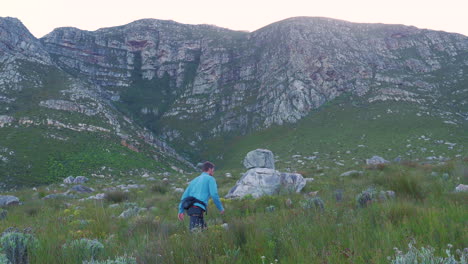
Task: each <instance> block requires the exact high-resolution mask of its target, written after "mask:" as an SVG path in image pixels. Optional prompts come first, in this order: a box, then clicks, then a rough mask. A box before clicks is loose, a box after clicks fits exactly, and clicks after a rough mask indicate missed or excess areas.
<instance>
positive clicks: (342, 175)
mask: <svg viewBox="0 0 468 264" xmlns="http://www.w3.org/2000/svg"><path fill="white" fill-rule="evenodd" d="M362 174H363V172H362V171H357V170H351V171H347V172H343V173H342V174H341V175H340V177H348V176H355V175H362Z"/></svg>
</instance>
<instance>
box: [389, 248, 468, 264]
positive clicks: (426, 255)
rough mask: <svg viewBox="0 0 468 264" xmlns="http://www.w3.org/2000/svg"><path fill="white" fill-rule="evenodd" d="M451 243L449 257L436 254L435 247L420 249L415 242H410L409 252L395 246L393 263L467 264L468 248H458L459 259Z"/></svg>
mask: <svg viewBox="0 0 468 264" xmlns="http://www.w3.org/2000/svg"><path fill="white" fill-rule="evenodd" d="M450 248H451V245H449V248H448V249H447V250H445V253H446V254H447V257H445V258H444V257H437V256H434V251H435V250H434V248H432V247H430V246H428V247H427V248H425V247H421V249H420V250H418V249H417V248H415V247H414V246H413V243H409V244H408V252H406V253H403V252H401V251H399V250H398V249H397V248H395V251H396V253H395V258H393V259H390V261H391V262H390V263H392V264H420V263H421V264H467V261H468V249H464V250H463V251H461V250H456V252H457V254H458V255H459V256H460V259H459V261H457V260H456V258H455V256H454V255H452V253H451V251H450Z"/></svg>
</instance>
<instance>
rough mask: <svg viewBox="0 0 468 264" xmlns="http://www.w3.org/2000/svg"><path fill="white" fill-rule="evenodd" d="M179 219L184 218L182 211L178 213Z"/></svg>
mask: <svg viewBox="0 0 468 264" xmlns="http://www.w3.org/2000/svg"><path fill="white" fill-rule="evenodd" d="M177 217H178V218H179V220H180V221H183V220H184V213H180V214H179V215H178V216H177Z"/></svg>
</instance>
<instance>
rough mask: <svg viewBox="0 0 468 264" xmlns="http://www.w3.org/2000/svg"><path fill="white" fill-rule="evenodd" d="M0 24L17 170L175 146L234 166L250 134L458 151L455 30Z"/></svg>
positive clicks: (334, 157)
mask: <svg viewBox="0 0 468 264" xmlns="http://www.w3.org/2000/svg"><path fill="white" fill-rule="evenodd" d="M0 30H1V31H0V33H1V34H0V76H1V78H0V126H1V128H0V133H1V135H2V141H0V146H1V147H2V149H1V150H2V153H1V154H0V155H1V163H0V166H2V167H3V168H4V170H3V171H4V172H3V173H4V175H3V176H2V177H3V178H5V179H9V180H10V181H12V182H14V181H16V182H17V183H28V182H30V183H34V184H36V183H45V182H51V181H55V180H57V179H59V178H64V177H66V176H68V175H73V176H77V175H79V174H87V175H88V174H95V175H109V176H111V175H113V174H114V173H113V172H111V171H112V170H113V169H117V171H119V172H118V173H116V174H120V173H123V174H122V175H125V174H126V173H128V172H129V171H132V170H137V169H138V171H140V172H139V173H143V172H142V171H144V170H151V169H154V170H156V171H161V172H164V171H174V170H176V171H177V170H180V169H181V168H182V169H184V170H191V165H190V164H188V163H187V162H186V161H185V160H189V161H190V162H192V163H197V162H199V161H202V160H207V159H210V160H213V161H215V162H216V163H217V164H219V165H220V166H221V167H225V168H238V167H239V163H238V160H239V158H240V157H242V156H243V155H245V153H246V152H247V151H249V150H251V149H254V148H257V147H265V148H271V149H272V150H273V151H274V152H275V153H276V155H278V156H279V158H280V163H279V164H282V165H280V166H284V167H287V168H290V169H291V170H301V171H315V170H318V171H322V169H320V168H322V167H329V168H337V169H338V170H341V169H345V168H352V167H353V166H357V167H359V166H362V165H363V163H364V160H365V159H366V158H369V157H371V156H372V155H380V156H384V157H385V158H386V159H388V160H393V159H395V158H398V159H399V160H419V161H421V162H435V161H437V162H441V161H444V160H446V159H451V158H462V157H464V156H466V146H464V144H466V143H465V142H467V140H466V139H467V136H466V133H465V131H466V128H467V119H468V105H467V104H468V101H467V100H468V88H467V87H468V77H467V76H468V75H467V74H466V73H467V71H468V37H466V36H462V35H459V34H452V33H445V32H440V31H431V30H423V29H418V28H415V27H407V26H402V25H383V24H358V23H350V22H346V21H340V20H334V19H327V18H310V17H298V18H291V19H286V20H283V21H279V22H276V23H273V24H271V25H268V26H266V27H264V28H262V29H259V30H257V31H255V32H251V33H249V32H238V31H231V30H228V29H223V28H218V27H215V26H208V25H185V24H180V23H177V22H174V21H164V20H156V19H145V20H139V21H135V22H132V23H130V24H127V25H123V26H118V27H111V28H103V29H99V30H96V31H93V32H90V31H84V30H80V29H77V28H58V29H55V30H54V31H53V32H51V33H50V34H48V35H46V36H44V37H43V38H41V39H36V38H34V37H33V36H32V35H31V34H30V33H29V32H28V30H27V29H26V28H25V27H24V26H23V25H22V24H21V22H20V21H19V20H17V19H14V18H1V19H0ZM96 146H98V147H96ZM316 152H317V153H316ZM37 153H41V155H37ZM298 155H301V157H302V156H304V157H308V158H309V160H307V161H305V160H304V159H301V158H300V157H299V156H298ZM292 156H295V157H292ZM314 156H316V157H315V158H314ZM298 160H302V162H299V164H296V163H297V162H298ZM292 164H296V165H292ZM174 166H175V167H174ZM102 168H106V169H107V170H109V169H110V170H111V171H107V172H106V173H104V172H101V170H103V169H102ZM317 168H319V169H317ZM106 169H104V170H106Z"/></svg>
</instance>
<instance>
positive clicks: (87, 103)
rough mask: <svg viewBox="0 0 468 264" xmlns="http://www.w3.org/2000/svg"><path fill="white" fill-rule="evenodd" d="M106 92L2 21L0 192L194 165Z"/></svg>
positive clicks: (12, 21)
mask: <svg viewBox="0 0 468 264" xmlns="http://www.w3.org/2000/svg"><path fill="white" fill-rule="evenodd" d="M104 93H105V91H103V90H102V89H101V88H100V87H99V86H97V85H95V84H93V83H92V82H90V81H88V80H85V79H79V78H77V77H75V76H73V75H70V74H68V73H67V72H65V71H64V70H62V69H61V68H60V67H59V66H58V65H57V64H56V63H55V62H54V60H53V58H52V57H51V56H50V54H49V52H48V51H47V50H46V49H45V48H44V46H43V44H42V43H41V42H40V41H39V40H38V39H36V38H34V37H33V36H32V35H31V34H30V33H29V31H28V30H27V29H26V28H25V27H24V26H23V24H22V23H21V22H20V21H19V20H17V19H14V18H2V19H0V138H1V140H0V168H1V174H0V178H1V182H2V186H0V187H2V188H8V187H11V186H16V185H25V184H26V185H30V184H42V183H48V182H53V181H57V180H59V179H61V178H64V177H67V176H69V175H74V176H77V175H83V174H85V175H87V176H89V175H94V176H96V177H108V176H111V175H113V176H118V175H119V174H121V173H128V172H129V171H134V172H137V170H140V171H141V173H143V171H156V172H158V171H159V172H164V171H173V170H180V169H182V168H183V169H190V168H191V165H190V163H188V162H187V161H185V160H184V159H183V158H181V157H180V156H179V155H178V154H177V153H176V152H175V151H174V150H173V149H172V148H170V147H169V146H168V145H167V144H166V143H164V142H162V141H160V140H158V139H157V137H156V136H154V134H153V133H151V132H150V131H149V130H147V129H145V128H142V127H141V126H139V125H137V124H136V123H135V122H134V121H133V120H132V119H131V118H128V117H126V116H124V115H122V114H121V113H120V112H118V111H117V110H116V109H115V107H113V106H112V105H111V104H110V103H109V102H108V101H107V100H106V99H105V97H104V96H102V94H104Z"/></svg>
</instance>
